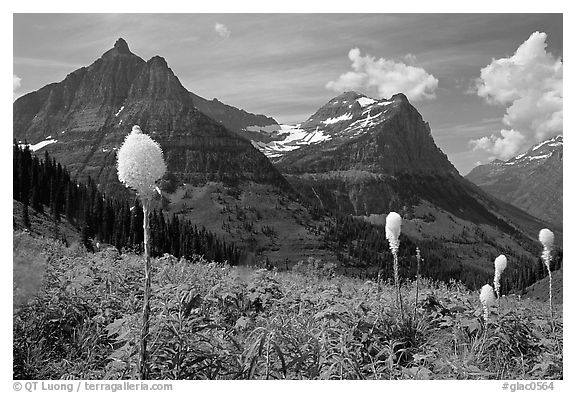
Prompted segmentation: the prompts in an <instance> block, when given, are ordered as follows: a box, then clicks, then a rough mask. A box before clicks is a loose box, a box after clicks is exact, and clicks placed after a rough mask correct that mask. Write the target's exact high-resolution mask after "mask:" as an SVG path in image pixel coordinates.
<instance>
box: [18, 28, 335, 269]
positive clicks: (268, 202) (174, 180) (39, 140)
mask: <svg viewBox="0 0 576 393" xmlns="http://www.w3.org/2000/svg"><path fill="white" fill-rule="evenodd" d="M200 108H202V109H200ZM202 110H204V111H206V113H207V114H206V113H203V111H202ZM13 113H14V117H13V118H14V120H13V135H14V138H15V139H16V141H20V142H21V143H25V142H27V143H28V144H29V145H30V147H31V149H32V150H34V151H35V152H36V154H38V155H41V156H42V155H43V153H44V151H48V152H49V153H50V155H51V156H52V157H55V159H56V160H57V161H58V162H59V163H61V164H63V165H65V166H66V167H67V168H68V170H69V171H70V172H71V174H72V175H73V176H78V179H79V180H86V178H87V177H88V176H90V177H91V178H92V179H93V180H94V181H95V182H96V183H97V184H98V185H99V188H100V189H101V190H102V191H105V192H106V193H114V194H121V193H124V194H125V193H127V191H126V188H125V187H123V186H122V185H121V184H120V183H119V182H118V179H117V174H116V166H115V165H116V150H117V149H118V148H119V147H120V145H121V143H122V142H123V139H124V137H125V136H126V135H127V134H128V133H130V131H131V129H132V126H133V125H135V124H138V125H139V126H140V127H141V129H142V130H143V132H145V133H148V134H150V135H151V136H152V137H153V138H154V139H155V140H156V141H158V142H159V143H160V145H161V146H162V149H163V152H164V157H165V160H166V161H167V167H168V171H169V175H168V176H166V179H165V181H164V182H163V184H164V185H166V186H167V187H163V197H164V198H163V201H162V205H161V207H162V208H163V209H164V211H165V212H167V213H169V214H172V213H174V214H177V215H179V216H181V217H184V218H188V219H191V220H193V221H194V222H195V223H198V224H199V225H202V226H204V227H206V228H207V229H209V230H210V231H213V232H215V233H217V234H218V235H221V236H222V237H224V238H225V240H226V241H233V242H234V243H235V244H237V245H238V246H241V247H244V248H245V250H246V258H247V259H248V261H249V262H251V261H258V260H262V259H263V258H264V254H265V256H266V257H269V258H270V260H277V261H282V262H283V261H284V260H285V259H289V260H290V261H294V262H295V261H298V260H301V259H305V258H307V257H308V256H310V255H319V256H320V257H322V258H324V259H329V258H330V255H331V253H330V252H328V251H326V250H320V246H321V241H320V240H319V235H318V234H315V233H312V232H311V231H310V227H311V226H313V225H315V223H314V221H313V220H312V219H311V216H310V214H309V212H308V211H307V210H306V208H304V207H303V206H302V204H301V203H300V202H299V201H298V197H297V195H296V193H295V192H294V190H293V189H292V188H291V186H290V184H289V183H288V182H287V181H286V179H285V178H284V177H283V176H282V175H281V174H280V173H279V172H278V170H277V169H276V168H275V167H274V166H273V165H272V163H271V162H270V161H269V160H268V159H267V158H266V156H265V155H264V154H262V153H261V152H260V151H258V150H257V149H256V148H254V147H253V146H252V144H251V143H250V141H249V140H247V139H245V138H244V137H242V136H239V135H238V134H237V133H236V132H234V131H238V128H236V127H244V126H246V125H247V124H250V125H253V124H255V123H256V124H269V123H275V121H274V120H273V119H270V118H266V117H263V116H258V115H252V114H249V113H247V112H244V111H241V110H239V109H236V108H233V107H230V106H227V105H225V104H222V103H220V102H218V101H207V100H204V99H202V98H201V97H199V96H197V95H195V94H194V93H192V92H190V91H188V90H187V89H186V88H184V87H183V86H182V84H181V83H180V81H179V80H178V78H177V76H176V75H174V73H173V72H172V70H171V69H170V68H169V67H168V64H167V62H166V60H165V59H163V58H162V57H159V56H154V57H152V58H151V59H149V60H148V61H145V60H143V59H142V58H140V57H139V56H137V55H135V54H134V53H132V52H131V51H130V49H129V47H128V44H127V43H126V42H125V41H124V40H123V39H119V40H118V41H117V42H116V43H115V45H114V47H113V48H112V49H110V50H108V51H107V52H106V53H104V54H103V55H102V56H101V57H100V58H99V59H97V60H96V61H95V62H94V63H93V64H91V65H90V66H87V67H82V68H80V69H78V70H76V71H74V72H72V73H71V74H69V75H68V76H67V77H66V78H65V79H64V80H63V81H61V82H58V83H52V84H49V85H47V86H45V87H43V88H41V89H40V90H38V91H35V92H32V93H29V94H26V95H25V96H23V97H20V98H19V99H18V100H16V101H15V102H14V105H13ZM227 126H229V127H231V128H232V130H230V129H228V128H227ZM158 207H160V204H159V206H158Z"/></svg>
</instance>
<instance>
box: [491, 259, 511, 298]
mask: <svg viewBox="0 0 576 393" xmlns="http://www.w3.org/2000/svg"><path fill="white" fill-rule="evenodd" d="M507 262H508V260H507V259H506V257H505V256H504V255H499V256H498V257H497V258H496V259H495V260H494V289H495V290H496V297H500V277H501V276H502V272H503V271H504V269H506V264H507Z"/></svg>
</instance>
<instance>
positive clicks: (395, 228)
mask: <svg viewBox="0 0 576 393" xmlns="http://www.w3.org/2000/svg"><path fill="white" fill-rule="evenodd" d="M401 226H402V217H400V215H399V214H398V213H396V212H390V213H389V214H388V215H387V216H386V239H388V243H389V245H390V251H392V256H393V257H394V284H395V286H396V302H397V304H399V305H400V314H401V315H402V317H404V309H403V307H402V293H401V292H400V274H399V272H398V248H399V247H400V227H401Z"/></svg>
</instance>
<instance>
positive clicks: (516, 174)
mask: <svg viewBox="0 0 576 393" xmlns="http://www.w3.org/2000/svg"><path fill="white" fill-rule="evenodd" d="M563 145H564V138H563V136H562V135H557V136H555V137H554V138H550V139H548V140H545V141H543V142H540V143H538V144H536V145H534V146H532V147H531V148H530V149H528V150H527V151H526V152H524V153H522V154H520V155H518V156H516V157H514V158H511V159H509V160H508V161H506V162H504V161H501V160H494V161H492V162H491V163H489V164H486V165H480V166H477V167H476V168H474V169H472V171H470V173H468V174H467V175H466V179H468V180H470V181H471V182H473V183H475V184H477V185H478V186H479V187H480V188H482V189H483V190H484V191H486V192H488V193H489V194H491V195H494V196H495V197H496V198H498V199H501V200H503V201H506V202H508V203H511V204H512V205H514V206H517V207H519V208H521V209H522V210H525V211H527V212H528V213H530V214H532V215H534V216H535V217H538V218H541V219H542V220H546V221H549V222H551V223H553V224H556V225H558V226H562V223H563V220H562V183H563V182H562V177H563V176H562V163H563Z"/></svg>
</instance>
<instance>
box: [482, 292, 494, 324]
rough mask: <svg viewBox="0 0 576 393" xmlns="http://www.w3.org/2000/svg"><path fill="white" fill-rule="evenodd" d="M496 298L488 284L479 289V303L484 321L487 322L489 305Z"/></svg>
mask: <svg viewBox="0 0 576 393" xmlns="http://www.w3.org/2000/svg"><path fill="white" fill-rule="evenodd" d="M495 300H496V298H495V297H494V290H493V289H492V287H491V286H490V284H486V285H484V286H483V287H482V289H481V290H480V303H482V307H483V308H484V321H486V323H488V314H489V311H490V306H491V305H492V304H494V301H495Z"/></svg>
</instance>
